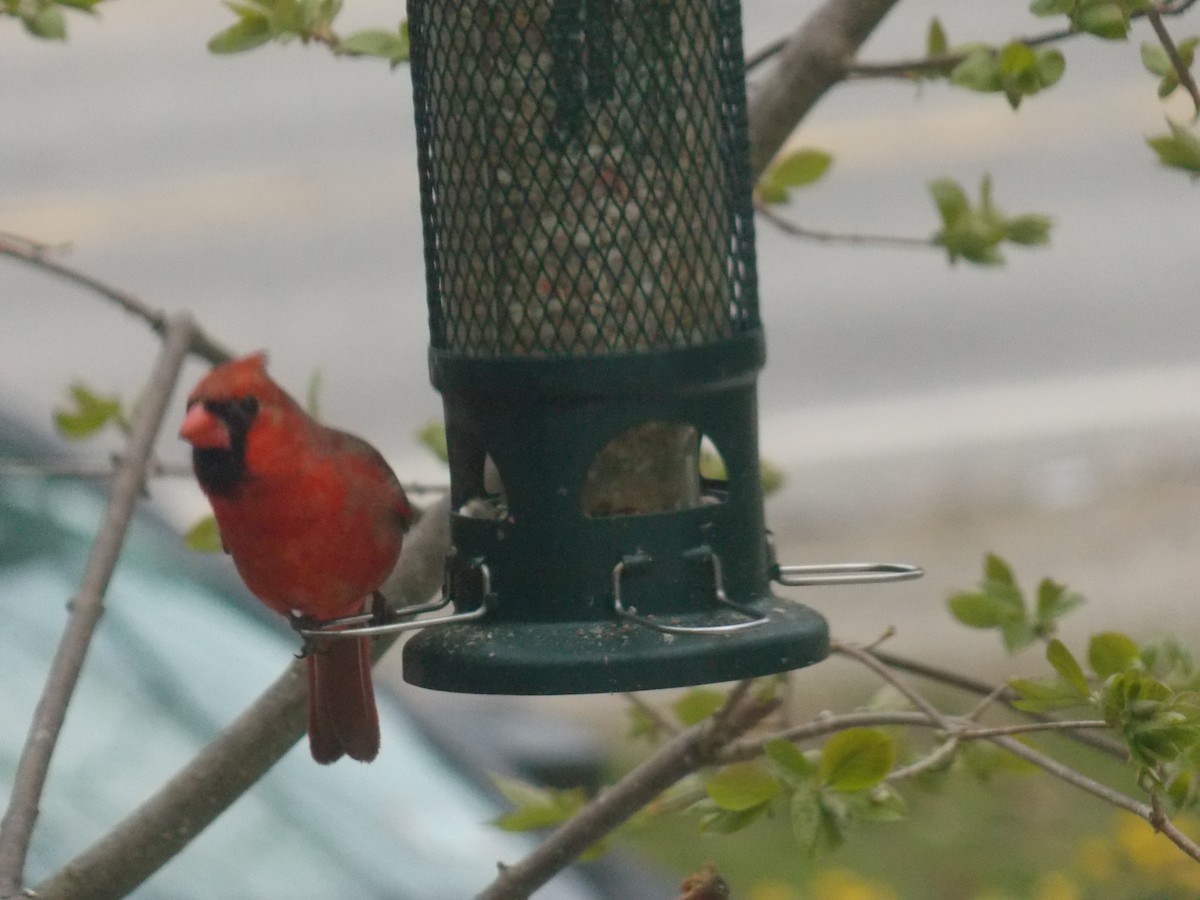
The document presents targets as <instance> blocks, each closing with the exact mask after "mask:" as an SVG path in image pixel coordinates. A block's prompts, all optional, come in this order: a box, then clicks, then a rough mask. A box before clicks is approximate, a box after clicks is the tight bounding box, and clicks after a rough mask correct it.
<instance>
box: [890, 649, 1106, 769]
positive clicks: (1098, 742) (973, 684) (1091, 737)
mask: <svg viewBox="0 0 1200 900" xmlns="http://www.w3.org/2000/svg"><path fill="white" fill-rule="evenodd" d="M871 655H872V656H874V657H875V658H876V659H877V660H879V661H880V662H881V663H883V664H884V665H886V666H889V667H890V668H893V669H899V670H900V671H902V672H908V673H910V674H912V675H920V676H921V677H922V678H928V679H930V680H931V681H935V682H937V683H939V684H943V685H946V686H947V687H952V688H955V689H957V690H961V691H966V692H968V693H971V694H975V695H976V696H979V697H984V698H995V699H998V700H999V701H1000V702H1001V703H1003V704H1004V705H1005V706H1006V707H1008V708H1009V709H1010V710H1012V711H1013V712H1015V713H1017V714H1018V715H1020V716H1023V717H1025V718H1027V719H1032V720H1033V721H1035V722H1053V721H1056V720H1054V719H1052V718H1050V717H1049V716H1046V715H1043V714H1042V713H1036V712H1030V711H1029V710H1024V709H1017V708H1016V707H1015V706H1013V703H1014V702H1015V701H1016V699H1017V695H1016V693H1015V692H1014V691H1013V690H1012V689H1011V688H1007V687H1004V688H999V687H997V686H996V685H995V684H993V683H991V682H988V681H984V680H983V679H980V678H974V677H972V676H970V675H964V674H962V673H961V672H952V671H950V670H949V669H943V668H941V667H940V666H934V665H930V664H929V663H924V662H919V661H917V660H913V659H908V658H907V657H904V656H899V655H897V654H895V653H891V652H889V651H884V650H873V651H872V652H871ZM1067 734H1068V736H1069V737H1070V738H1071V740H1073V741H1075V742H1076V743H1079V744H1083V745H1084V746H1087V747H1090V748H1091V749H1093V750H1099V751H1100V752H1102V753H1104V754H1106V755H1108V756H1111V757H1112V758H1113V759H1120V760H1123V759H1125V758H1126V756H1127V755H1128V750H1127V749H1126V748H1125V747H1124V746H1123V745H1122V744H1120V743H1118V742H1116V741H1114V740H1112V739H1110V738H1109V737H1108V736H1107V735H1105V734H1096V733H1093V732H1091V731H1079V732H1067Z"/></svg>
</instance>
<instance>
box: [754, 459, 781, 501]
mask: <svg viewBox="0 0 1200 900" xmlns="http://www.w3.org/2000/svg"><path fill="white" fill-rule="evenodd" d="M758 481H759V484H760V485H761V487H762V493H763V496H764V497H770V496H771V495H772V494H774V493H775V492H777V491H779V490H782V488H783V485H784V483H785V482H786V481H787V479H786V478H784V476H783V470H782V469H780V468H779V467H778V466H777V465H775V464H774V463H772V462H771V461H770V460H767V459H761V458H760V459H759V461H758Z"/></svg>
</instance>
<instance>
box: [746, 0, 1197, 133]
mask: <svg viewBox="0 0 1200 900" xmlns="http://www.w3.org/2000/svg"><path fill="white" fill-rule="evenodd" d="M1195 2H1196V0H1182V2H1178V3H1160V4H1159V5H1158V7H1157V8H1152V9H1151V10H1149V11H1146V12H1140V11H1139V12H1134V13H1133V15H1132V16H1130V18H1131V19H1138V18H1141V17H1142V16H1145V17H1147V18H1149V19H1150V22H1151V24H1152V25H1153V24H1154V22H1155V20H1156V19H1157V20H1158V23H1159V24H1158V25H1155V27H1154V30H1155V32H1156V33H1158V34H1159V40H1162V33H1159V25H1161V24H1162V16H1177V15H1179V14H1181V13H1183V12H1184V11H1185V10H1187V9H1188V8H1189V7H1190V6H1192V4H1193V3H1195ZM1164 31H1165V29H1164ZM1085 34H1087V32H1086V31H1080V30H1078V29H1077V28H1059V29H1056V30H1053V31H1046V32H1043V33H1041V34H1036V35H1032V36H1031V37H1026V38H1014V39H1013V41H1014V42H1015V43H1020V44H1024V45H1025V46H1027V47H1042V46H1045V45H1047V44H1058V43H1062V42H1063V41H1066V40H1070V39H1071V38H1075V37H1079V36H1080V35H1085ZM1167 40H1170V37H1169V36H1168V38H1167ZM1006 43H1007V42H1006ZM1163 48H1164V49H1166V51H1167V53H1168V54H1170V53H1171V49H1170V47H1168V46H1167V44H1166V42H1164V43H1163ZM776 52H778V51H776ZM765 58H768V57H764V59H765ZM964 59H966V54H965V53H942V54H939V55H937V56H919V57H913V58H911V59H897V60H891V61H888V62H875V63H870V62H855V63H852V64H851V65H850V66H849V67H848V69H847V71H846V77H847V78H848V79H849V78H853V79H866V78H904V79H911V78H915V77H916V76H918V75H922V74H925V75H929V74H945V73H948V72H949V71H950V70H951V69H953V68H954V67H955V66H957V65H958V64H959V63H960V62H962V61H963V60H964ZM762 61H763V60H759V59H756V63H757V62H762ZM1172 61H1173V62H1174V60H1172ZM1186 68H1187V67H1186V66H1184V67H1183V69H1181V70H1180V72H1179V74H1180V83H1181V84H1185V86H1186V83H1185V82H1184V81H1183V72H1184V71H1186ZM1188 78H1189V80H1190V78H1191V73H1188ZM1193 83H1194V82H1193ZM1197 108H1198V109H1200V98H1197Z"/></svg>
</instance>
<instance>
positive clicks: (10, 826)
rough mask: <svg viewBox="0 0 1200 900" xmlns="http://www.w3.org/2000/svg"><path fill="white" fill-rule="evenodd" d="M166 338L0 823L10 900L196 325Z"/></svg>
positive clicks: (0, 865) (180, 320) (180, 319)
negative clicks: (67, 714) (69, 705)
mask: <svg viewBox="0 0 1200 900" xmlns="http://www.w3.org/2000/svg"><path fill="white" fill-rule="evenodd" d="M164 332H165V336H166V338H165V340H164V342H163V345H162V348H161V350H160V352H159V356H158V360H157V362H156V363H155V366H154V371H153V373H152V374H151V376H150V381H149V383H148V385H147V388H146V393H145V397H144V398H143V400H142V402H141V403H140V404H138V407H137V411H136V413H135V414H134V419H133V424H132V427H131V429H130V433H129V442H128V445H127V447H126V450H125V453H124V454H123V457H122V460H121V462H120V464H119V465H118V467H117V470H116V474H115V476H114V478H113V483H112V490H111V492H110V494H109V499H108V505H107V508H106V510H105V515H104V521H103V523H102V525H101V527H100V531H99V533H98V534H97V535H96V539H95V541H94V542H93V544H92V553H91V557H90V558H89V559H88V563H87V568H86V569H85V570H84V574H83V581H82V583H81V584H80V587H79V593H78V594H76V595H75V598H74V599H73V600H72V601H71V604H70V607H69V609H70V616H69V618H68V620H67V626H66V629H65V630H64V632H63V636H62V639H61V641H60V642H59V645H58V650H57V652H56V653H55V656H54V660H53V662H52V663H51V666H50V672H49V674H48V675H47V678H46V685H45V687H44V689H43V692H42V696H41V699H40V700H39V701H38V705H37V709H36V711H35V712H34V718H33V724H32V726H31V727H30V729H29V736H28V738H27V739H26V742H25V747H24V749H23V750H22V752H21V758H20V761H19V762H18V764H17V771H16V776H15V778H14V782H13V794H12V798H11V800H10V802H9V807H8V811H7V812H6V813H5V815H4V819H3V821H2V822H0V896H4V897H8V896H12V895H14V894H16V893H17V891H19V890H20V888H21V883H22V881H23V879H24V869H25V858H26V855H27V853H28V851H29V839H30V835H31V834H32V832H33V826H34V823H35V821H36V819H37V810H38V801H39V798H40V797H41V795H42V790H43V788H44V787H45V783H46V773H47V771H48V769H49V767H50V758H51V756H52V755H53V753H54V747H55V744H56V743H57V741H58V734H59V731H60V730H61V728H62V724H63V720H64V718H65V717H66V713H67V705H68V704H69V702H70V700H71V695H72V693H73V692H74V690H75V685H76V683H77V682H78V680H79V673H80V671H81V670H82V668H83V662H84V658H85V657H86V656H87V651H88V646H89V644H90V642H91V639H92V634H93V633H94V632H95V628H96V623H97V622H98V621H99V619H100V614H101V613H102V612H103V609H104V594H105V592H106V591H107V589H108V582H109V579H110V578H111V577H112V573H113V570H114V569H115V568H116V565H117V559H118V557H119V556H120V554H121V548H122V546H123V544H124V541H125V533H126V531H127V529H128V527H129V523H130V520H131V519H132V517H133V512H134V508H135V506H136V505H137V500H138V496H139V495H140V494H141V492H142V489H143V486H144V485H145V481H146V470H147V466H148V464H149V459H150V455H151V453H152V452H153V450H154V442H155V439H156V438H157V437H158V430H159V428H160V427H161V425H162V420H163V417H164V415H165V414H166V409H167V403H168V401H169V400H170V398H171V394H172V393H173V391H174V389H175V383H176V381H177V380H178V378H179V370H180V368H181V367H182V365H183V360H184V358H185V357H186V356H187V352H188V348H189V347H190V346H191V343H192V340H193V337H194V333H195V326H194V324H193V322H192V319H191V317H190V316H187V315H186V314H180V315H176V316H172V317H171V318H169V319H167V320H166V321H165V323H164Z"/></svg>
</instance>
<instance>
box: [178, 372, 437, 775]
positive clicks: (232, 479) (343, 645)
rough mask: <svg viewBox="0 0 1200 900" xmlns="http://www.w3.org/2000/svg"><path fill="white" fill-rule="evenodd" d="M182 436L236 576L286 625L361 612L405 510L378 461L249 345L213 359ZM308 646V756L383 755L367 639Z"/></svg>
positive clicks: (388, 566) (392, 553) (397, 537)
mask: <svg viewBox="0 0 1200 900" xmlns="http://www.w3.org/2000/svg"><path fill="white" fill-rule="evenodd" d="M179 435H180V437H182V438H183V439H184V440H186V441H188V442H189V443H190V444H191V445H192V448H193V449H192V465H193V467H194V468H195V471H196V479H197V480H198V481H199V482H200V487H201V488H202V489H203V490H204V493H205V494H206V495H207V496H208V499H209V501H210V502H211V503H212V508H213V513H214V514H215V515H216V518H217V525H218V526H219V528H220V532H221V541H222V543H223V544H224V546H225V550H226V552H227V553H229V554H230V555H231V556H232V557H233V561H234V563H235V564H236V566H237V570H238V572H239V573H240V574H241V576H242V580H243V581H245V582H246V586H247V587H248V588H250V591H251V592H252V593H253V594H254V595H255V596H256V597H258V598H259V599H260V600H262V602H263V603H265V604H266V605H267V606H269V607H270V608H271V609H273V610H275V611H276V612H278V613H281V614H282V615H284V616H287V617H288V618H289V619H291V620H292V621H293V623H298V622H300V623H302V622H318V623H319V622H327V621H329V620H331V619H336V618H340V617H342V616H350V615H356V614H358V613H360V612H362V611H363V609H364V607H365V605H366V604H367V602H368V600H369V599H370V598H371V597H372V596H373V595H374V593H375V591H376V590H377V589H378V588H379V586H380V585H381V584H382V583H383V581H384V579H386V578H387V577H388V575H389V574H390V573H391V571H392V569H393V567H394V566H395V564H396V559H397V558H398V557H399V555H400V545H401V542H402V541H403V537H404V532H405V530H406V529H407V527H408V525H409V524H410V522H411V521H412V516H413V511H412V507H411V506H410V505H409V503H408V498H407V497H406V496H405V494H404V489H403V488H402V487H401V486H400V482H399V481H398V480H397V479H396V476H395V474H394V473H393V472H392V470H391V469H390V468H389V467H388V464H387V463H386V462H384V460H383V457H382V456H380V455H379V452H378V451H376V450H375V448H374V447H372V446H371V445H370V444H368V443H367V442H366V441H363V440H361V439H359V438H357V437H355V436H353V435H351V434H347V433H346V432H344V431H337V430H335V429H333V428H326V427H324V426H322V425H320V424H319V423H317V422H316V421H315V420H314V419H312V418H311V417H310V416H309V415H308V414H306V413H305V412H304V410H303V409H301V408H300V406H299V404H297V403H296V401H295V400H293V399H292V398H291V397H289V396H288V395H287V393H285V392H284V390H283V389H282V388H281V387H279V385H277V384H276V383H275V382H274V381H272V380H271V378H270V377H269V376H268V375H267V371H266V355H265V354H263V353H256V354H254V355H252V356H247V357H245V358H243V359H238V360H234V361H233V362H229V363H225V364H224V365H220V366H217V367H216V368H214V369H213V370H212V371H211V372H209V373H208V375H206V376H205V377H204V378H203V379H202V380H201V381H200V383H199V384H197V385H196V387H195V389H194V390H193V391H192V393H191V394H190V395H189V396H188V401H187V415H186V417H185V418H184V420H183V427H181V428H180V430H179ZM310 651H311V652H309V654H308V661H307V665H308V692H309V693H308V742H309V748H310V749H311V751H312V755H313V759H315V760H316V761H317V762H319V763H331V762H334V761H335V760H337V759H339V758H340V757H341V756H342V755H343V754H348V755H349V756H350V757H351V758H353V759H358V760H362V761H363V762H369V761H371V760H372V759H374V758H375V755H376V754H377V753H378V752H379V716H378V713H377V712H376V709H375V693H374V689H373V688H372V685H371V659H370V652H369V651H370V647H369V642H368V639H367V638H326V639H323V640H321V639H318V640H317V641H316V642H315V643H314V645H313V646H312V647H311V648H310Z"/></svg>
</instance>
